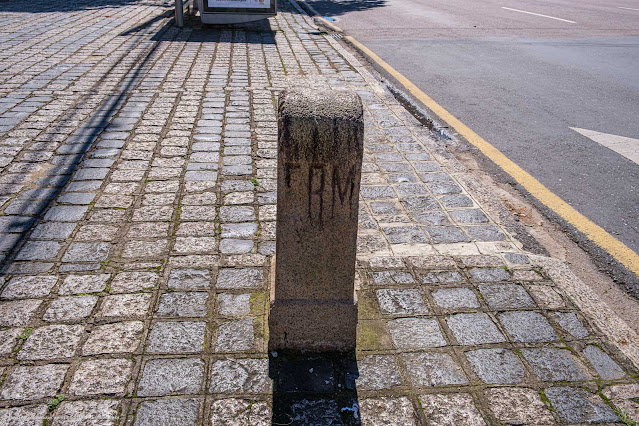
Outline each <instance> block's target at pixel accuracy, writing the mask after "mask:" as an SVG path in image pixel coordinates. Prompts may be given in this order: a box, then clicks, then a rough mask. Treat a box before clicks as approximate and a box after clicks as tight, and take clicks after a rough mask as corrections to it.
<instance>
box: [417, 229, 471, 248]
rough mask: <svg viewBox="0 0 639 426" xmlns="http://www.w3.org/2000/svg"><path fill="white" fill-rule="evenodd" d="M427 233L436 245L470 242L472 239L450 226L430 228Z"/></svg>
mask: <svg viewBox="0 0 639 426" xmlns="http://www.w3.org/2000/svg"><path fill="white" fill-rule="evenodd" d="M425 229H426V233H427V234H428V235H430V238H431V239H432V240H433V243H435V244H444V243H446V244H450V243H462V242H468V241H470V239H469V238H468V236H467V235H466V234H464V233H463V232H462V231H461V230H459V229H457V228H453V227H448V226H429V227H427V228H425Z"/></svg>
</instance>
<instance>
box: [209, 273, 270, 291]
mask: <svg viewBox="0 0 639 426" xmlns="http://www.w3.org/2000/svg"><path fill="white" fill-rule="evenodd" d="M262 280H263V272H262V270H261V269H254V268H240V269H226V268H225V269H220V272H219V274H218V277H217V282H216V285H215V287H216V288H219V289H243V288H256V287H260V286H261V285H262Z"/></svg>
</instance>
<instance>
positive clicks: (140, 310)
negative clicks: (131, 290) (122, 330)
mask: <svg viewBox="0 0 639 426" xmlns="http://www.w3.org/2000/svg"><path fill="white" fill-rule="evenodd" d="M151 297H152V295H151V294H149V293H135V294H114V295H112V296H107V297H105V298H104V299H103V300H102V306H101V307H100V311H99V315H100V316H101V317H109V318H131V317H143V316H145V315H146V314H147V313H148V311H149V309H150V307H151Z"/></svg>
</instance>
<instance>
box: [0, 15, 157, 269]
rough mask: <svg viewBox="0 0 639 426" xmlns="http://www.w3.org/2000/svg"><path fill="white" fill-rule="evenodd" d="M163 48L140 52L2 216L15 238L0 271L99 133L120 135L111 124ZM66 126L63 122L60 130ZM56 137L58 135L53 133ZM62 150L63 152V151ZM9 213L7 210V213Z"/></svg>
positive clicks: (87, 98) (3, 227)
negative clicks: (111, 90) (112, 89)
mask: <svg viewBox="0 0 639 426" xmlns="http://www.w3.org/2000/svg"><path fill="white" fill-rule="evenodd" d="M167 28H168V27H167V26H163V27H162V28H160V29H159V30H158V31H157V32H156V34H155V37H159V38H161V37H162V36H163V35H164V34H165V32H166V30H167ZM138 37H139V38H141V39H142V38H146V37H148V34H145V33H140V34H139V35H138ZM159 46H160V44H159V43H155V44H153V46H151V47H149V48H148V49H145V51H143V52H141V53H140V54H139V55H138V56H137V58H136V59H135V60H134V61H131V63H132V65H131V66H130V67H129V69H128V72H127V73H126V74H125V76H124V77H123V79H122V80H121V81H120V83H119V85H118V87H117V90H116V91H115V93H113V94H112V95H110V96H107V97H106V99H105V100H104V101H102V103H101V104H100V105H99V106H98V107H97V108H96V109H95V110H94V111H93V112H92V114H91V116H90V117H89V118H88V120H87V121H86V122H84V123H83V124H82V125H81V126H80V127H79V128H78V129H77V130H76V131H75V132H74V133H73V134H72V135H71V136H70V137H68V138H67V140H66V141H65V142H64V143H63V144H62V145H61V146H60V147H59V148H58V153H59V154H60V153H61V152H62V155H58V156H57V157H54V158H57V161H56V160H55V159H54V161H53V167H51V168H49V169H48V170H47V172H46V175H45V176H43V177H41V178H40V179H38V180H37V181H36V182H35V187H34V188H32V189H29V190H26V191H24V192H23V193H21V194H20V195H19V196H18V197H17V198H15V199H14V200H13V201H14V202H16V201H17V202H18V203H17V204H16V205H17V206H19V207H16V208H15V209H13V210H11V211H10V212H9V213H10V215H7V216H3V217H2V219H3V220H2V222H0V232H6V233H7V234H5V235H12V237H11V238H12V240H11V241H9V242H5V243H4V244H3V246H2V250H3V251H6V252H7V253H8V254H7V256H6V258H4V259H3V260H2V261H0V270H2V271H6V268H7V267H8V265H10V264H11V263H12V262H13V260H14V259H15V258H16V256H17V254H18V252H19V251H18V249H19V248H20V247H21V246H22V244H23V243H24V241H25V240H26V237H27V236H28V234H29V230H30V229H32V228H33V226H34V225H37V224H38V223H39V221H41V220H42V215H43V213H44V212H45V211H46V209H47V207H48V206H49V205H50V204H51V203H52V202H53V201H54V200H55V199H56V198H57V196H58V195H59V194H60V193H61V192H62V190H63V189H64V187H65V185H66V183H67V182H68V181H69V179H70V178H71V176H72V174H73V172H74V171H75V170H76V169H77V168H78V166H79V164H80V163H81V162H82V161H83V159H84V157H85V155H86V153H87V152H88V151H89V150H90V149H91V147H93V145H94V144H95V143H96V141H97V139H98V137H99V135H100V133H102V132H103V131H104V130H105V129H107V127H108V128H109V129H110V130H113V131H117V130H118V128H117V126H113V125H110V122H111V120H112V119H113V118H114V117H115V116H116V115H117V112H118V111H119V109H120V108H121V107H122V105H123V104H124V102H125V101H126V99H127V97H128V95H129V94H130V93H131V91H132V90H133V89H134V88H135V87H136V86H137V84H139V82H140V78H141V73H142V71H143V70H145V69H146V65H147V64H148V63H149V61H150V60H151V58H152V57H153V55H154V53H155V51H156V50H157V49H158V47H159ZM129 59H130V57H129V56H128V55H124V56H123V57H122V58H120V59H119V60H118V61H115V62H114V63H113V64H112V65H111V66H110V67H109V69H108V70H107V71H106V72H105V73H104V74H103V76H102V77H101V79H100V80H99V81H98V82H97V85H96V88H94V90H91V91H90V92H89V93H87V94H86V95H84V96H83V98H81V100H79V101H78V102H77V103H76V106H75V108H79V107H81V106H82V105H84V104H87V103H90V102H91V98H92V96H94V94H95V93H96V92H97V90H98V89H97V88H99V85H100V84H102V82H103V81H105V80H108V77H109V76H110V74H111V72H112V71H114V70H115V69H116V68H117V67H118V66H120V65H121V63H122V62H123V61H127V60H129ZM63 125H64V119H63V120H62V123H61V124H60V126H63ZM53 133H55V132H53ZM61 150H63V151H61ZM6 212H7V209H5V213H6Z"/></svg>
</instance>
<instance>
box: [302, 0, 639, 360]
mask: <svg viewBox="0 0 639 426" xmlns="http://www.w3.org/2000/svg"><path fill="white" fill-rule="evenodd" d="M291 3H292V4H293V5H294V6H295V7H296V8H297V9H298V10H300V11H304V13H307V14H309V15H314V16H313V20H314V22H315V23H316V24H317V25H318V26H319V27H323V28H325V29H327V30H329V31H332V32H336V33H339V34H341V35H343V36H344V37H343V38H342V40H343V41H344V42H345V43H347V44H348V45H349V46H350V47H351V48H352V49H354V50H355V51H356V52H357V53H359V54H360V55H362V56H363V57H364V58H366V59H367V60H368V61H369V62H371V59H370V57H369V56H368V55H367V54H366V52H364V51H362V50H361V49H359V48H358V46H357V45H355V44H353V43H351V42H350V41H349V38H348V37H347V35H346V33H345V32H344V30H342V29H341V28H340V27H338V26H336V25H334V24H332V23H331V22H329V21H328V20H326V19H324V18H322V17H321V16H319V13H318V12H317V11H316V10H315V9H314V8H313V6H312V5H310V4H309V3H308V2H305V1H299V0H291ZM298 3H299V4H298ZM300 4H302V5H303V7H301V6H300ZM333 41H334V40H331V42H333ZM331 44H338V43H337V42H336V41H335V43H331ZM347 53H348V52H347ZM349 56H351V58H352V59H355V58H354V57H353V56H352V55H349ZM351 58H349V60H350V59H351ZM355 60H356V59H355ZM378 71H379V70H378ZM383 75H385V74H383ZM371 77H372V76H371ZM378 84H379V82H378ZM453 139H454V137H453ZM529 257H530V259H531V261H532V262H533V263H534V264H535V266H538V267H539V268H540V269H542V270H543V271H544V272H545V273H546V274H547V275H548V276H549V277H550V278H551V279H552V280H553V281H554V282H555V283H556V284H557V286H559V287H560V288H561V289H562V290H564V291H565V292H566V294H567V295H568V297H569V298H570V300H571V301H572V302H573V303H575V305H577V306H578V307H579V309H581V310H582V311H583V313H584V314H585V315H586V316H587V317H588V319H589V320H590V322H591V323H592V324H593V325H594V326H596V327H597V328H598V329H599V330H600V331H601V332H602V333H604V334H605V335H607V336H609V338H610V341H611V342H612V343H613V344H614V345H615V346H617V348H618V349H619V350H620V351H621V352H622V353H624V354H625V355H626V356H627V357H628V358H629V359H630V360H631V361H632V363H633V364H634V365H635V366H636V367H638V368H639V343H636V342H639V335H638V334H637V333H636V332H635V331H634V330H633V329H632V328H630V327H629V326H628V324H626V322H625V321H623V320H622V319H621V318H620V317H619V316H617V314H615V312H614V311H613V310H612V309H611V308H610V307H609V306H608V305H607V304H606V303H604V302H602V301H600V300H599V299H598V297H597V295H596V294H595V293H594V292H593V291H592V290H591V289H590V288H589V287H588V286H587V285H586V284H585V283H584V282H583V281H581V279H579V278H578V277H577V276H576V275H575V274H574V273H573V272H572V271H571V270H570V268H569V267H568V265H566V263H565V262H562V261H561V260H558V259H553V258H550V257H546V256H540V255H535V254H529Z"/></svg>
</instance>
